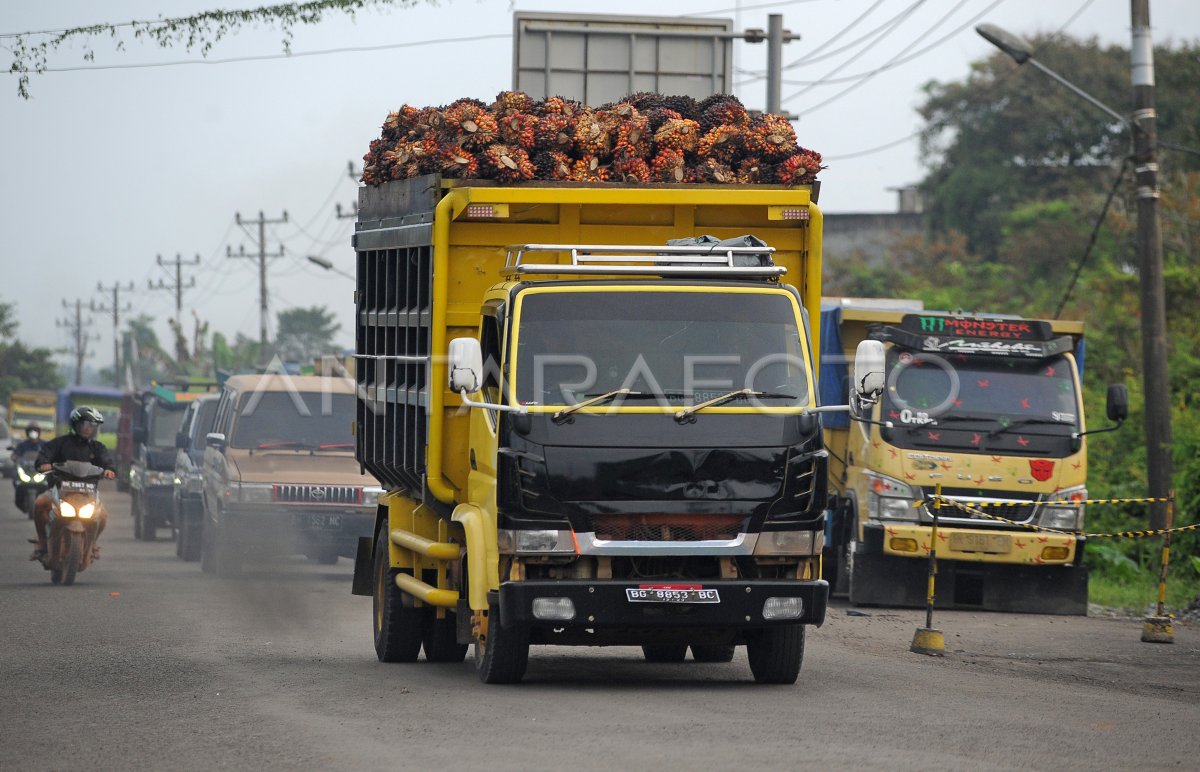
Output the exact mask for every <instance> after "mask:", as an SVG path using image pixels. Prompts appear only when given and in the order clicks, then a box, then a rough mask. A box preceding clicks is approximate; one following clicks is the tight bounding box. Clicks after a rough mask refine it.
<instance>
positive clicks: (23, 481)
mask: <svg viewBox="0 0 1200 772" xmlns="http://www.w3.org/2000/svg"><path fill="white" fill-rule="evenodd" d="M37 456H38V454H37V451H36V450H33V451H29V452H28V453H24V454H22V455H21V457H20V458H18V459H17V479H16V480H14V481H13V485H14V486H16V489H17V490H16V499H17V506H18V507H19V508H20V509H21V511H22V512H24V513H25V514H26V515H28V516H29V517H30V519H32V518H33V502H34V501H36V500H37V497H38V496H41V495H42V494H43V493H45V492H46V491H47V490H49V489H50V481H49V480H47V479H46V475H44V474H42V473H41V472H39V471H38V470H37V466H36V464H37Z"/></svg>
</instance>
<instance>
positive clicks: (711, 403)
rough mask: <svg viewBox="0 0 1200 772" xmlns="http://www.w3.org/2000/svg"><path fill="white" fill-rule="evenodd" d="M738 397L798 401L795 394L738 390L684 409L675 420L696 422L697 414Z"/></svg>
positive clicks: (677, 414)
mask: <svg viewBox="0 0 1200 772" xmlns="http://www.w3.org/2000/svg"><path fill="white" fill-rule="evenodd" d="M738 397H786V398H790V399H798V397H797V396H796V395H795V394H776V393H773V392H769V391H755V390H754V389H738V390H737V391H730V392H727V393H725V394H722V395H721V396H719V397H713V398H712V399H710V400H708V401H707V402H701V403H699V404H697V405H692V406H691V407H688V408H684V409H683V410H680V411H679V412H678V413H676V414H675V420H676V421H678V422H679V423H683V422H685V421H687V420H688V419H691V420H692V421H695V420H696V419H695V418H692V416H693V415H694V414H695V413H698V412H700V411H701V410H703V409H704V408H706V407H716V406H717V405H722V404H724V403H726V402H729V401H730V400H733V399H737V398H738Z"/></svg>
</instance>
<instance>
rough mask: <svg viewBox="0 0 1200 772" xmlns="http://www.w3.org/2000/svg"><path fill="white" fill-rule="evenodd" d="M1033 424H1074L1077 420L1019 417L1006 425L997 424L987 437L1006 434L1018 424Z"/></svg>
mask: <svg viewBox="0 0 1200 772" xmlns="http://www.w3.org/2000/svg"><path fill="white" fill-rule="evenodd" d="M1031 424H1054V425H1056V426H1074V425H1075V422H1074V421H1059V420H1057V419H1055V418H1020V419H1017V420H1016V421H1013V422H1012V423H1009V424H1005V425H1004V426H997V427H996V428H995V429H992V430H991V431H990V432H988V433H987V437H988V439H990V438H992V437H996V436H998V435H1001V434H1004V433H1005V432H1007V431H1008V430H1009V429H1015V428H1017V427H1018V426H1029V425H1031Z"/></svg>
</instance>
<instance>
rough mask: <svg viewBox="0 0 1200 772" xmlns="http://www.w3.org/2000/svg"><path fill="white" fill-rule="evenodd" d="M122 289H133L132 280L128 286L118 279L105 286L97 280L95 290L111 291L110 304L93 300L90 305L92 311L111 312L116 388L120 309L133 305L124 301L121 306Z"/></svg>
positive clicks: (119, 342)
mask: <svg viewBox="0 0 1200 772" xmlns="http://www.w3.org/2000/svg"><path fill="white" fill-rule="evenodd" d="M122 289H124V290H125V291H126V292H132V291H133V282H129V284H128V286H125V287H122V286H121V282H119V281H116V282H113V285H112V286H111V287H105V286H104V285H103V284H102V283H100V282H97V283H96V291H97V292H111V293H112V305H111V306H109V307H107V308H105V307H104V304H103V303H101V304H99V305H97V304H96V303H94V302H93V303H92V305H91V308H92V311H94V312H96V313H101V314H105V313H111V314H112V325H113V386H115V387H116V388H118V389H119V388H121V330H120V328H121V312H122V311H130V310H132V309H133V305H132V304H130V303H126V304H125V307H124V308H122V307H121V290H122Z"/></svg>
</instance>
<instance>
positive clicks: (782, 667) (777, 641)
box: [746, 625, 804, 684]
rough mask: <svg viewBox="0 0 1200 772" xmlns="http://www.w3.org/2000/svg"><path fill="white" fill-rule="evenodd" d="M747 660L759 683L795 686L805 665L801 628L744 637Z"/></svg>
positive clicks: (763, 631) (783, 627)
mask: <svg viewBox="0 0 1200 772" xmlns="http://www.w3.org/2000/svg"><path fill="white" fill-rule="evenodd" d="M746 656H747V658H748V659H749V660H750V672H751V673H753V674H754V680H755V681H757V682H758V683H760V684H794V683H796V677H797V676H799V675H800V665H801V663H803V661H804V625H783V626H780V627H768V628H766V629H763V630H759V631H757V632H755V633H753V634H749V633H747V635H746Z"/></svg>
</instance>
